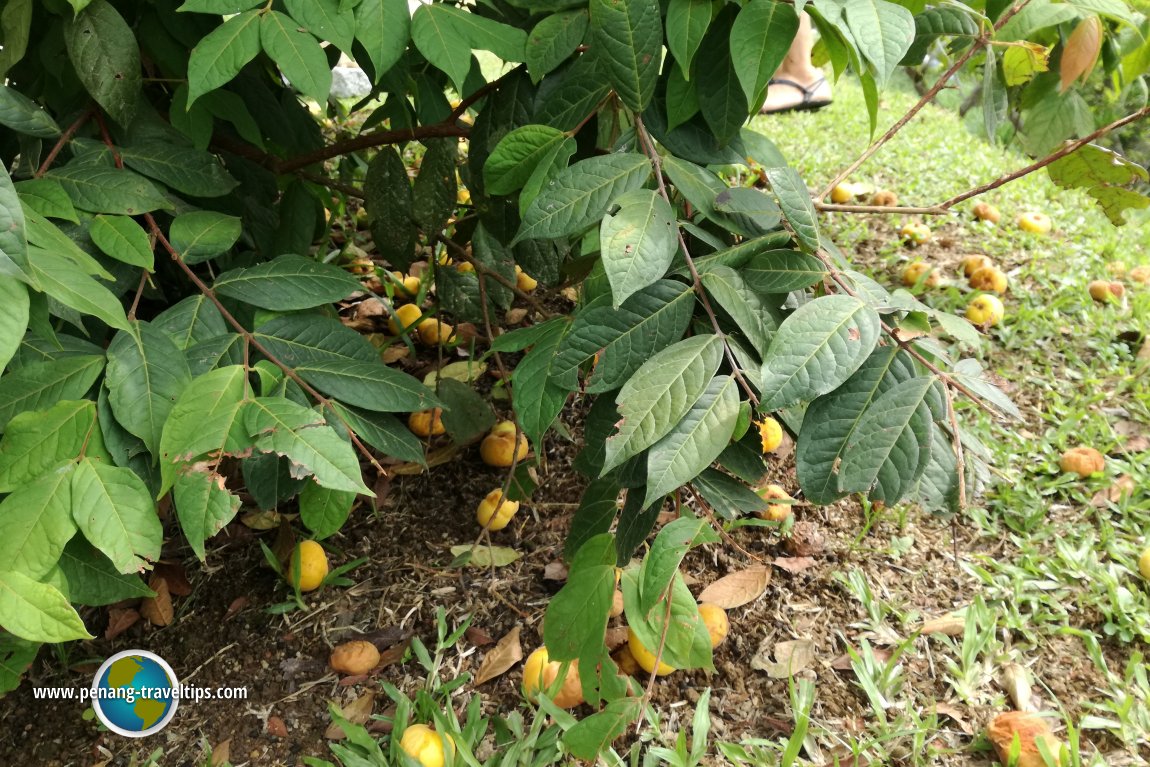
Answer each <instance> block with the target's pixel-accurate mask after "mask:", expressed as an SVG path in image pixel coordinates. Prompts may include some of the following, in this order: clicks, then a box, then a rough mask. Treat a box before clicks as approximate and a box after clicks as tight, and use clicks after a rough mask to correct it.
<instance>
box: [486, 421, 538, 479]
mask: <svg viewBox="0 0 1150 767" xmlns="http://www.w3.org/2000/svg"><path fill="white" fill-rule="evenodd" d="M529 449H530V446H529V445H528V444H527V437H525V436H523V434H522V433H520V434H519V440H518V443H516V439H515V424H514V423H513V422H512V421H500V422H499V423H497V424H495V427H494V428H493V429H492V430H491V431H490V433H488V435H487V436H486V437H484V438H483V442H482V443H480V445H479V457H480V458H482V459H483V462H484V463H485V464H487V465H488V466H495V467H497V468H506V467H508V466H510V465H511V464H512V463H516V462H518V461H522V460H523V459H524V458H526V457H527V451H528V450H529Z"/></svg>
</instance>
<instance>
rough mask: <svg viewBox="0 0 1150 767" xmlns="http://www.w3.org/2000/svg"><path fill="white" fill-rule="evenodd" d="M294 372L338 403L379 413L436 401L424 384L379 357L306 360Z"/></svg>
mask: <svg viewBox="0 0 1150 767" xmlns="http://www.w3.org/2000/svg"><path fill="white" fill-rule="evenodd" d="M296 372H297V373H298V374H299V375H300V377H301V378H303V379H304V380H305V381H307V382H308V383H309V384H311V385H312V386H314V387H315V388H317V389H319V390H320V391H322V392H324V393H325V394H329V395H331V396H332V397H335V398H336V399H338V400H340V401H341V402H346V403H347V404H349V405H355V406H357V407H362V408H367V409H368V410H374V411H376V412H380V413H409V412H414V411H416V410H427V409H428V408H431V407H434V406H435V405H436V404H437V403H436V399H435V396H434V394H432V392H431V390H430V389H428V388H427V387H426V386H424V385H423V384H421V383H420V382H419V381H417V380H416V379H414V378H412V377H411V376H410V375H408V374H407V373H403V372H401V371H399V370H396V369H394V368H390V367H388V366H387V365H384V364H383V363H382V362H379V361H378V360H377V361H374V362H358V361H349V360H348V361H339V362H334V361H315V362H307V363H304V364H301V365H297V366H296Z"/></svg>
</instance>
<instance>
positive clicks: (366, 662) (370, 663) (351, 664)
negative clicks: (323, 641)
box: [328, 639, 379, 676]
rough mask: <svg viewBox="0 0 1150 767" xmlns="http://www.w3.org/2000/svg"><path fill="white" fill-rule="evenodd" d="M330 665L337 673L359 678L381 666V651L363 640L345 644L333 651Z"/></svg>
mask: <svg viewBox="0 0 1150 767" xmlns="http://www.w3.org/2000/svg"><path fill="white" fill-rule="evenodd" d="M328 663H329V665H330V666H331V669H332V671H335V672H336V673H339V674H348V675H351V676H359V675H360V674H366V673H367V672H369V671H371V670H372V669H373V668H375V667H376V666H378V665H379V650H377V649H375V645H373V644H372V643H371V642H365V641H363V640H362V639H356V640H353V641H351V642H344V643H343V644H341V645H338V646H336V647H335V648H334V649H333V650H332V651H331V658H330V659H329V661H328Z"/></svg>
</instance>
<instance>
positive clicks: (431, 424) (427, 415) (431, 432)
mask: <svg viewBox="0 0 1150 767" xmlns="http://www.w3.org/2000/svg"><path fill="white" fill-rule="evenodd" d="M442 416H443V408H439V407H437V408H435V409H434V410H420V411H419V412H418V413H412V414H411V415H409V416H408V417H407V428H409V429H411V433H412V434H414V435H415V436H417V437H438V436H439V435H440V434H443V433H444V432H446V431H447V430H446V429H445V428H443V419H442Z"/></svg>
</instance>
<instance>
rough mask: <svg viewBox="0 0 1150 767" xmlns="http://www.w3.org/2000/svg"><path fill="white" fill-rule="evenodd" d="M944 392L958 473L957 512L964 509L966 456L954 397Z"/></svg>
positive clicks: (945, 387) (947, 390)
mask: <svg viewBox="0 0 1150 767" xmlns="http://www.w3.org/2000/svg"><path fill="white" fill-rule="evenodd" d="M943 388H944V389H945V390H946V417H947V418H948V419H949V420H950V430H951V444H952V445H953V447H954V460H955V468H956V470H957V472H958V510H959V511H960V512H961V511H962V510H964V509H965V508H966V455H965V453H963V450H962V436H961V433H960V432H959V430H958V416H957V415H956V414H955V412H954V395H953V394H952V393H951V391H950V387H949V386H944V387H943Z"/></svg>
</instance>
